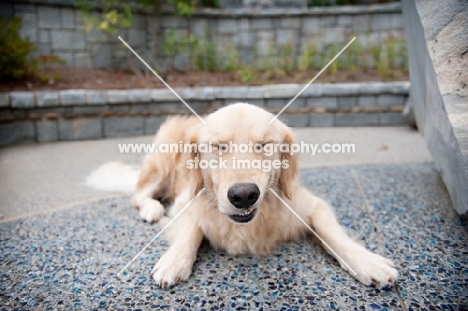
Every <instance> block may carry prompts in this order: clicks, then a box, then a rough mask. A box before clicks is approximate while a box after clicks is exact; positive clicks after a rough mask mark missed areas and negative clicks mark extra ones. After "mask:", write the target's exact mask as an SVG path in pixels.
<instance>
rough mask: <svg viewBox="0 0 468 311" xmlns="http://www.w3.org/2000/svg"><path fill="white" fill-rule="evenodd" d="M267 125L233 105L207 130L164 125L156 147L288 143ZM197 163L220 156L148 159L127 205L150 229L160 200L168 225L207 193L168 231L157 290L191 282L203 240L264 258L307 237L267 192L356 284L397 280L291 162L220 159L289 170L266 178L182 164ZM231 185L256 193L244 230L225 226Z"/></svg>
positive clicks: (210, 120)
mask: <svg viewBox="0 0 468 311" xmlns="http://www.w3.org/2000/svg"><path fill="white" fill-rule="evenodd" d="M272 117H273V115H271V114H270V113H268V112H266V111H265V110H263V109H261V108H258V107H255V106H252V105H248V104H242V103H240V104H234V105H230V106H227V107H224V108H222V109H220V110H218V111H217V112H214V113H212V114H210V115H209V116H207V117H206V118H205V120H206V122H207V125H204V124H202V123H201V122H199V121H198V120H197V119H196V118H194V117H191V118H180V117H178V118H172V119H169V120H168V121H167V122H166V123H165V124H164V125H163V126H162V127H161V128H160V130H159V132H158V133H157V135H156V137H155V142H176V143H178V142H179V141H181V140H182V141H185V142H191V143H202V142H218V143H223V142H230V141H232V142H234V143H248V142H249V141H253V142H259V143H262V144H264V143H287V144H291V143H293V142H294V138H293V134H292V132H291V130H290V129H289V128H288V127H287V126H285V125H284V124H283V123H281V122H280V121H278V120H276V121H274V122H273V123H272V124H271V125H269V124H268V122H269V121H270V120H271V118H272ZM195 157H200V158H201V159H207V160H210V159H215V158H217V157H218V155H217V154H206V153H203V154H185V153H178V154H161V153H154V154H149V155H147V157H146V159H145V161H144V163H143V167H142V169H141V173H140V177H139V181H138V185H137V191H136V193H135V195H134V196H133V198H132V204H133V205H134V206H136V207H137V208H139V209H140V214H141V216H142V218H144V219H146V220H147V221H150V222H153V221H159V220H160V219H161V217H162V216H163V214H164V209H163V207H162V205H161V203H160V202H159V201H158V199H159V198H161V199H165V200H169V201H170V202H172V203H173V204H172V207H171V209H170V210H169V212H168V216H169V217H173V216H174V215H175V214H177V212H179V211H180V210H181V209H182V208H183V207H184V206H185V205H186V204H187V203H188V202H189V201H190V200H191V198H193V197H194V196H195V195H196V194H197V193H198V192H199V191H200V190H201V189H203V188H205V189H206V190H205V191H204V192H203V194H202V195H201V196H200V197H198V198H197V199H196V200H195V201H194V202H193V203H192V204H191V205H190V207H189V208H187V210H186V211H185V212H184V213H182V214H181V215H180V217H179V218H177V219H176V220H175V221H174V223H173V224H172V225H171V226H170V227H169V228H168V229H167V237H168V239H169V241H170V245H171V246H170V247H169V250H168V251H167V252H166V253H165V254H164V255H163V256H162V257H161V258H160V260H159V262H158V263H157V264H156V265H155V267H154V268H153V271H152V275H153V278H154V279H155V280H156V282H157V283H158V284H159V285H160V286H162V287H166V286H171V285H174V284H175V283H177V282H179V281H181V280H185V279H187V278H188V277H189V276H190V273H191V271H192V266H193V263H194V261H195V259H196V254H197V250H198V248H199V246H200V243H201V241H202V239H203V237H205V238H206V239H207V240H208V241H209V242H210V243H211V244H212V245H213V246H214V247H216V248H219V249H223V250H225V251H226V252H228V253H230V254H247V253H268V252H271V251H272V250H273V249H274V248H275V247H277V246H278V245H280V244H281V243H284V242H286V241H290V240H296V239H299V238H301V237H306V236H310V232H309V231H308V229H307V228H306V227H305V226H304V225H303V224H302V223H301V222H300V221H299V219H298V218H297V217H296V216H295V215H293V214H292V213H291V211H290V210H288V208H287V207H286V206H284V204H283V203H282V202H281V201H280V200H278V199H277V198H276V197H275V196H274V195H273V194H272V193H271V191H270V190H269V188H272V189H273V190H274V191H275V192H277V193H279V194H280V195H281V197H282V198H283V199H284V200H285V201H286V202H287V203H288V205H289V206H290V207H291V208H293V209H294V210H295V211H296V212H297V213H298V214H299V215H300V217H301V218H302V219H303V220H305V221H306V222H307V224H308V225H309V226H311V227H313V228H314V229H315V230H316V232H317V233H318V234H319V235H320V236H321V237H322V239H323V240H324V241H325V242H326V243H327V244H328V245H329V246H330V247H331V248H332V249H333V250H334V251H335V252H336V253H337V254H338V255H339V256H340V257H341V258H342V259H343V260H344V261H345V262H346V263H347V264H348V265H349V266H350V267H351V268H352V269H353V270H354V271H355V272H356V273H357V274H356V275H355V277H356V278H357V279H358V280H359V281H361V282H362V283H364V284H366V285H370V284H376V285H377V286H380V287H382V286H386V285H390V284H392V283H393V282H395V281H396V280H397V278H398V272H397V271H396V270H395V266H394V265H393V263H392V262H391V261H390V260H388V259H385V258H383V257H381V256H379V255H376V254H373V253H371V252H370V251H368V250H366V248H365V247H363V246H361V245H359V244H358V243H356V242H355V241H353V240H352V239H351V238H349V237H348V235H347V234H346V233H345V231H344V230H343V229H342V227H341V226H340V225H339V224H338V222H337V221H336V219H335V217H334V215H333V213H332V211H331V209H330V207H329V206H328V204H327V203H326V202H324V201H323V200H322V199H320V198H318V197H316V196H314V195H313V194H311V193H310V192H309V191H307V189H305V188H304V187H302V186H301V185H300V184H299V181H298V176H297V170H298V168H297V159H296V155H290V154H288V153H284V154H283V153H276V154H273V155H272V156H270V157H266V156H265V155H263V154H255V153H247V154H241V153H236V154H231V153H226V154H223V158H226V159H228V160H229V159H232V158H234V157H235V158H236V159H246V160H254V159H266V158H268V159H270V160H274V159H278V160H288V163H289V168H287V169H277V170H272V171H270V172H267V173H265V172H264V171H262V170H259V169H243V170H240V169H234V168H232V165H229V164H228V168H227V169H204V170H200V169H191V170H188V169H187V168H186V163H187V160H190V159H194V158H195ZM228 163H230V161H228ZM235 183H255V184H256V185H257V186H258V188H259V189H260V197H259V199H258V200H257V202H256V203H255V205H254V207H255V208H256V210H257V213H256V216H255V218H254V219H253V220H251V221H250V222H248V223H243V224H240V223H236V222H234V221H232V220H231V219H230V218H229V215H233V214H236V213H238V210H237V209H236V208H235V207H234V206H233V205H232V204H231V203H230V202H229V200H228V198H227V191H228V189H229V187H230V186H232V185H233V184H235ZM340 264H341V266H342V267H343V268H345V269H346V267H345V266H344V265H343V264H342V263H341V262H340Z"/></svg>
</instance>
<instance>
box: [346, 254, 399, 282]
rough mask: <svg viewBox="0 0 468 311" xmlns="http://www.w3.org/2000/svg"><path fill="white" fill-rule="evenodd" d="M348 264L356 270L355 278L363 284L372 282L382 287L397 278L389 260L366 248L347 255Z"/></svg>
mask: <svg viewBox="0 0 468 311" xmlns="http://www.w3.org/2000/svg"><path fill="white" fill-rule="evenodd" d="M348 264H349V265H350V266H351V267H352V268H353V270H354V271H355V272H356V274H357V275H355V278H356V279H358V280H359V281H360V282H361V283H363V284H365V285H372V284H374V285H375V286H377V287H378V288H382V287H385V286H389V285H392V284H393V283H394V282H395V281H396V280H397V279H398V271H397V270H396V269H395V265H394V264H393V262H392V261H391V260H389V259H387V258H384V257H382V256H380V255H377V254H374V253H372V252H370V251H368V250H366V249H359V250H357V251H355V252H354V254H353V255H351V256H349V257H348ZM351 273H352V272H351Z"/></svg>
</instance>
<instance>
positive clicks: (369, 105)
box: [0, 82, 409, 145]
mask: <svg viewBox="0 0 468 311" xmlns="http://www.w3.org/2000/svg"><path fill="white" fill-rule="evenodd" d="M302 87H303V85H298V84H283V85H266V86H248V87H199V88H179V89H176V92H177V93H178V94H179V95H180V96H181V97H182V98H184V100H186V102H187V103H188V104H189V105H190V106H191V107H192V108H193V109H194V110H195V111H197V113H199V114H204V113H209V112H211V111H214V110H216V109H218V108H220V107H222V106H225V105H228V104H230V103H235V102H248V103H251V104H254V105H258V106H260V107H263V108H265V109H266V110H268V111H271V112H274V113H275V112H279V111H280V110H281V109H282V108H283V107H284V106H285V105H286V104H287V103H288V102H289V101H290V100H291V98H293V97H294V96H295V95H296V94H297V93H298V92H299V91H300V90H301V88H302ZM408 91H409V83H408V82H393V83H355V84H312V85H311V86H309V87H308V88H307V89H306V90H305V91H304V92H303V93H302V94H301V96H300V97H298V98H297V99H296V100H295V101H294V102H293V103H292V104H291V105H290V106H289V107H288V109H287V110H286V111H285V112H284V113H283V114H282V115H281V116H280V119H281V120H283V121H285V122H286V123H287V124H289V125H290V126H293V127H302V126H312V127H315V126H385V125H402V124H406V121H405V119H404V118H403V116H402V114H401V111H402V110H403V106H404V104H405V102H406V98H407V96H408ZM174 114H187V115H188V114H190V111H189V110H188V109H187V107H185V105H184V104H183V103H181V102H180V101H179V100H178V99H177V98H176V97H175V95H174V94H173V93H172V92H171V91H169V90H167V89H138V90H104V91H95V90H65V91H56V92H51V91H44V92H11V93H3V94H0V145H5V144H10V143H14V142H18V141H22V140H33V141H38V142H45V141H57V140H79V139H99V138H104V137H117V136H132V135H143V134H154V133H155V132H156V130H157V129H158V128H159V125H160V124H161V123H162V122H163V121H164V119H165V118H166V117H167V116H169V115H174Z"/></svg>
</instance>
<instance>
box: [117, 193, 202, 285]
mask: <svg viewBox="0 0 468 311" xmlns="http://www.w3.org/2000/svg"><path fill="white" fill-rule="evenodd" d="M205 190H206V188H203V189H202V190H200V192H198V194H197V195H196V196H195V197H194V198H193V199H191V200H190V202H188V203H187V205H185V206H184V208H183V209H181V210H180V211H179V212H178V213H177V214H176V215H175V216H174V218H172V219H171V220H170V221H169V222H168V223H167V225H165V226H164V228H162V229H161V231H159V232H158V234H156V235H155V236H154V238H152V239H151V241H149V242H148V244H146V245H145V247H143V249H142V250H141V251H140V252H139V253H138V254H136V256H135V257H133V258H132V260H130V262H129V263H128V264H126V265H125V267H123V269H122V270H120V272H119V273H117V276H119V275H120V274H122V272H124V271H125V270H126V269H127V268H128V267H129V266H130V265H131V264H132V263H133V262H134V261H135V260H137V258H138V257H140V255H141V254H143V252H144V251H145V250H146V249H147V248H148V247H149V246H150V245H151V243H153V242H154V241H155V240H156V239H157V238H158V237H159V236H160V235H161V234H162V233H163V232H164V231H165V230H166V229H167V228H168V227H169V226H170V225H171V224H172V223H173V222H174V221H175V220H176V219H177V218H178V217H179V216H180V215H181V214H182V213H183V212H184V211H185V210H186V209H187V208H188V207H189V206H190V205H191V204H192V203H193V201H195V199H196V198H198V197H199V196H200V195H201V194H202V193H203V191H205Z"/></svg>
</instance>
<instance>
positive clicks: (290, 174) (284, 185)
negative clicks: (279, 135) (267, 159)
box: [279, 129, 298, 200]
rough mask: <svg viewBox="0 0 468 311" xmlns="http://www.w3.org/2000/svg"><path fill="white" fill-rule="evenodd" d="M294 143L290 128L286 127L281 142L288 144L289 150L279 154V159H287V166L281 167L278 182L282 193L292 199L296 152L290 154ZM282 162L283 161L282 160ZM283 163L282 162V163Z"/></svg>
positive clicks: (295, 174) (295, 172)
mask: <svg viewBox="0 0 468 311" xmlns="http://www.w3.org/2000/svg"><path fill="white" fill-rule="evenodd" d="M293 143H294V137H293V134H292V132H291V130H290V129H287V131H286V135H285V137H284V140H283V144H288V145H289V148H288V149H289V152H284V153H282V155H281V160H282V161H284V160H287V161H288V165H289V167H288V168H282V169H281V175H280V178H279V184H280V186H281V190H282V191H283V194H284V195H285V196H286V197H287V198H288V199H289V200H291V199H292V187H293V184H294V183H295V182H296V176H297V157H298V155H297V154H291V145H292V144H293ZM282 163H284V162H282ZM283 165H284V164H283Z"/></svg>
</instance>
